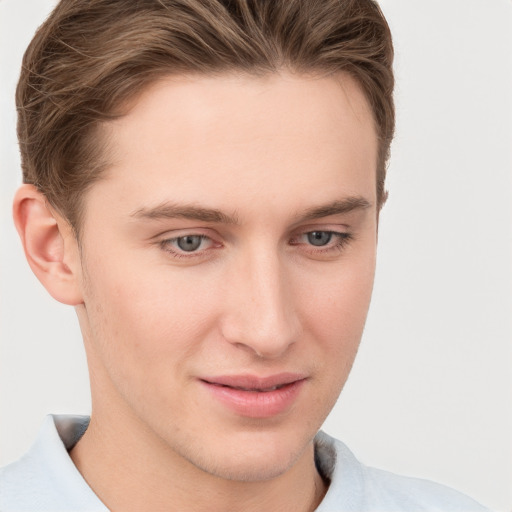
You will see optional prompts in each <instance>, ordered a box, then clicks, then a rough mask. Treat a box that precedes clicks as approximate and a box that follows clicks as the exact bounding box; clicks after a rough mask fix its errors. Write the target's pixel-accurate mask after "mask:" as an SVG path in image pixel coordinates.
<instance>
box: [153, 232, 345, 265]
mask: <svg viewBox="0 0 512 512" xmlns="http://www.w3.org/2000/svg"><path fill="white" fill-rule="evenodd" d="M315 232H316V233H324V234H329V235H331V236H332V239H334V243H333V241H332V239H331V240H329V242H328V243H327V244H326V245H325V246H316V247H317V248H314V247H315V246H314V245H312V244H307V243H304V244H301V243H300V242H295V241H294V240H296V239H299V238H301V237H307V236H308V235H310V234H311V233H315ZM187 236H197V237H200V238H201V243H202V242H203V241H204V240H210V241H211V242H212V245H215V242H214V241H213V240H212V239H211V238H210V237H209V236H206V235H202V234H195V233H190V234H186V235H182V236H177V237H174V238H166V239H164V240H161V241H160V242H159V245H160V247H161V249H162V250H164V251H165V252H167V253H169V254H170V255H171V256H172V257H173V258H176V259H181V258H197V257H199V256H204V255H205V252H207V251H209V250H210V249H211V247H208V248H207V249H204V250H202V251H201V250H196V251H190V252H187V251H183V250H179V249H174V248H172V244H173V243H177V241H178V240H180V239H183V238H185V237H187ZM353 239H354V235H353V234H352V233H347V232H338V231H329V230H312V231H306V232H305V233H301V234H300V235H299V236H297V237H294V238H293V239H292V241H291V242H289V243H290V245H294V246H296V245H307V246H308V247H312V248H313V250H308V252H310V253H312V254H317V255H319V254H328V253H332V252H342V251H343V250H344V249H345V248H346V246H347V245H348V244H349V243H350V242H351V241H352V240H353ZM219 247H220V244H219Z"/></svg>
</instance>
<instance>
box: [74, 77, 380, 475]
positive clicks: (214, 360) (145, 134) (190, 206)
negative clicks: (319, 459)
mask: <svg viewBox="0 0 512 512" xmlns="http://www.w3.org/2000/svg"><path fill="white" fill-rule="evenodd" d="M107 131H108V133H109V140H110V142H111V147H110V152H111V153H110V159H111V162H112V166H111V167H110V169H109V170H108V171H107V173H106V175H105V177H104V179H102V180H101V181H99V182H97V183H96V184H95V185H94V186H93V187H92V188H91V190H90V191H89V192H88V193H87V196H86V201H85V204H86V209H85V215H84V221H83V229H82V241H81V258H82V262H81V264H82V268H83V275H82V277H81V284H80V286H81V288H82V294H83V301H84V304H83V305H80V306H78V308H77V309H78V314H79V319H80V323H81V328H82V331H83V334H84V338H85V344H86V350H87V355H88V359H89V366H90V371H91V385H92V393H93V417H96V420H97V421H103V422H105V423H108V422H110V423H113V422H118V423H119V424H121V423H122V424H125V425H129V426H130V428H132V430H133V432H134V433H135V434H136V433H137V430H138V431H140V432H142V431H143V432H144V435H145V436H149V437H152V438H154V439H158V442H159V443H161V444H162V446H165V449H166V450H167V451H168V453H169V454H170V455H172V456H173V457H176V458H178V459H180V460H183V461H187V463H190V464H191V465H192V466H194V467H195V468H199V469H200V470H202V471H206V472H208V473H210V474H215V475H217V476H221V477H223V478H230V479H239V480H262V479H268V478H272V477H274V476H277V475H279V474H283V473H284V472H286V471H287V470H288V469H290V468H292V467H294V464H295V463H296V462H297V461H298V460H300V459H301V457H302V456H303V454H304V453H305V452H307V451H308V450H310V449H311V446H312V444H311V441H312V438H313V436H314V435H315V434H316V432H317V430H318V429H319V427H320V426H321V424H322V422H323V420H324V419H325V417H326V415H327V414H328V413H329V411H330V410H331V408H332V406H333V405H334V403H335V401H336V399H337V397H338V395H339V393H340V391H341V389H342V387H343V385H344V383H345V380H346V378H347V375H348V373H349V371H350V368H351V365H352V362H353V359H354V357H355V354H356V351H357V347H358V344H359V341H360V338H361V334H362V330H363V325H364V322H365V317H366V313H367V309H368V305H369V301H370V295H371V289H372V283H373V276H374V266H375V250H376V226H377V213H376V195H375V172H376V161H377V139H376V135H375V131H374V124H373V121H372V116H371V113H370V110H369V107H368V105H367V102H366V100H365V98H364V96H363V94H362V92H361V91H360V89H359V87H358V86H357V85H356V84H355V83H354V82H353V81H352V80H351V79H350V78H349V77H347V76H338V77H331V78H318V77H316V78H315V77H306V76H297V75H288V74H280V75H277V74H276V75H269V76H266V77H258V78H255V77H249V76H235V75H229V76H220V77H179V78H168V79H166V80H163V81H160V82H159V83H157V84H155V85H153V86H152V87H151V88H150V89H148V90H146V91H145V92H144V94H143V95H142V96H141V97H140V98H139V99H138V101H137V102H136V104H135V105H134V106H133V108H132V109H131V110H130V112H129V113H128V114H127V115H126V116H124V117H123V118H121V119H119V120H116V121H114V122H112V123H110V124H109V125H108V126H107Z"/></svg>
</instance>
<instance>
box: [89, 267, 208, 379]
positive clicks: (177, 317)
mask: <svg viewBox="0 0 512 512" xmlns="http://www.w3.org/2000/svg"><path fill="white" fill-rule="evenodd" d="M109 261H116V265H111V266H109V267H107V266H106V265H105V262H104V261H99V260H94V259H93V258H90V259H89V260H88V262H87V263H88V264H87V274H88V275H89V276H94V280H91V279H88V285H87V290H86V293H85V294H84V295H85V303H86V309H87V316H88V323H89V326H90V329H91V333H92V336H91V337H92V338H93V339H92V340H91V343H92V344H94V347H95V350H96V351H99V352H100V354H101V359H103V361H104V363H105V365H106V366H108V368H109V370H110V372H115V373H118V374H121V373H122V374H123V375H124V374H125V373H126V372H128V370H129V371H130V372H131V373H132V375H131V376H133V373H134V372H137V373H141V375H142V374H144V373H145V374H146V376H147V375H148V374H147V371H148V369H149V368H154V367H155V366H158V365H162V364H164V362H165V364H167V366H168V367H169V366H172V365H173V364H175V365H178V364H179V362H180V361H182V360H183V359H185V358H187V355H188V354H190V353H191V352H192V351H193V349H194V346H195V345H196V344H197V342H198V340H200V339H201V337H202V333H204V330H205V329H207V326H208V325H209V324H211V321H212V317H214V316H215V311H214V304H215V301H214V300H212V297H211V295H212V292H211V291H209V290H208V288H207V287H206V286H205V284H204V281H203V280H194V281H193V282H191V280H190V278H187V276H186V275H185V273H183V272H181V273H179V272H178V273H176V272H174V273H173V272H172V271H170V270H169V268H166V267H165V266H160V267H158V266H156V265H155V266H151V265H148V264H147V262H146V263H145V264H144V265H142V264H141V265H137V264H134V263H132V262H124V261H123V260H121V259H117V260H115V259H114V258H109ZM96 263H97V264H96ZM141 269H144V271H141ZM114 363H115V364H114Z"/></svg>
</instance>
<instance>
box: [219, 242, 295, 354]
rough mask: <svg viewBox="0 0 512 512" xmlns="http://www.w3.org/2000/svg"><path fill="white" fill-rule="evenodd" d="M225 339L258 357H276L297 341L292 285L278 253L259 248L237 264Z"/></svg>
mask: <svg viewBox="0 0 512 512" xmlns="http://www.w3.org/2000/svg"><path fill="white" fill-rule="evenodd" d="M232 285H233V286H232V287H231V292H232V295H231V301H230V308H231V312H230V313H229V314H228V315H227V317H228V319H227V324H226V325H225V337H226V338H227V339H228V341H230V342H231V343H235V344H237V345H244V346H245V347H247V348H250V349H251V350H252V351H253V352H255V353H256V354H257V355H258V356H260V357H269V358H272V357H278V356H280V355H281V354H283V353H284V352H286V350H287V349H288V347H289V346H290V344H292V343H294V341H296V339H297V335H298V332H299V324H298V319H297V317H296V315H295V309H294V304H293V299H292V294H291V283H290V281H289V279H288V277H287V275H286V268H285V266H284V264H283V262H282V261H281V258H280V257H279V253H278V251H277V249H272V248H270V247H267V246H265V245H264V244H259V246H257V247H253V249H252V250H248V251H247V252H246V253H245V254H244V256H243V257H242V258H240V260H239V264H238V265H237V270H236V272H235V275H233V283H232Z"/></svg>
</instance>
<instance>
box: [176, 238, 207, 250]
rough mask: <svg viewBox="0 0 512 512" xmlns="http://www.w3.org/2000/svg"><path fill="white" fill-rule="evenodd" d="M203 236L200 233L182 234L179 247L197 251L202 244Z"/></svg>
mask: <svg viewBox="0 0 512 512" xmlns="http://www.w3.org/2000/svg"><path fill="white" fill-rule="evenodd" d="M201 240H202V237H201V236H199V235H189V236H182V237H180V238H178V247H179V248H180V249H181V250H182V251H187V252H191V251H195V250H196V249H198V248H199V246H200V245H201Z"/></svg>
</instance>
